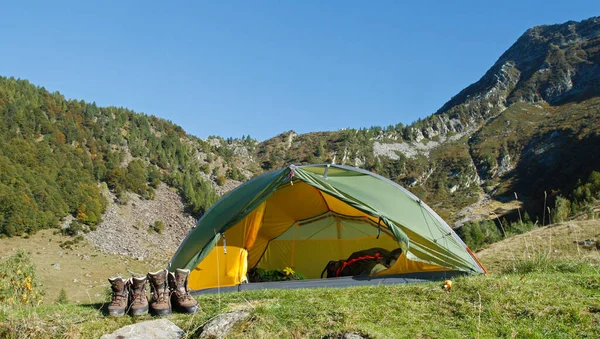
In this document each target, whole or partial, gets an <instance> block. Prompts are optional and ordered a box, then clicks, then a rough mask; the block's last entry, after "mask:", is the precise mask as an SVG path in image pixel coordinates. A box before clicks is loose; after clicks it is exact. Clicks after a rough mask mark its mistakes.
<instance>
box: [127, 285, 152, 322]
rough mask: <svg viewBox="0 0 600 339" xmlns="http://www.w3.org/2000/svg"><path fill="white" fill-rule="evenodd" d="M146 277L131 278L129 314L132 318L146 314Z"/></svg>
mask: <svg viewBox="0 0 600 339" xmlns="http://www.w3.org/2000/svg"><path fill="white" fill-rule="evenodd" d="M147 282H148V278H147V277H141V278H140V277H132V278H131V279H130V284H129V287H130V290H131V293H129V313H130V314H131V315H132V316H138V315H144V314H148V297H146V283H147Z"/></svg>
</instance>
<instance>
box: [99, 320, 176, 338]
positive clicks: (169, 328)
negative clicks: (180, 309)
mask: <svg viewBox="0 0 600 339" xmlns="http://www.w3.org/2000/svg"><path fill="white" fill-rule="evenodd" d="M184 334H185V332H184V331H183V330H182V329H181V328H179V327H177V325H175V324H173V323H172V322H171V321H170V320H167V319H158V320H149V321H144V322H141V323H137V324H133V325H128V326H125V327H121V328H120V329H118V330H116V331H114V332H113V333H111V334H105V335H103V336H101V337H100V339H117V338H118V339H138V338H139V339H145V338H165V339H167V338H182V337H183V335H184Z"/></svg>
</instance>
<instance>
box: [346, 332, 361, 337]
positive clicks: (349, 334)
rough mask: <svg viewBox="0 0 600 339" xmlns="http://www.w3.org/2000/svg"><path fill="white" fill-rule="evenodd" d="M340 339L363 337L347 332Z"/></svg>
mask: <svg viewBox="0 0 600 339" xmlns="http://www.w3.org/2000/svg"><path fill="white" fill-rule="evenodd" d="M342 339H363V336H361V335H359V334H356V333H354V332H347V333H344V334H343V335H342Z"/></svg>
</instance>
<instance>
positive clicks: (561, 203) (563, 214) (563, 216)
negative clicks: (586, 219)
mask: <svg viewBox="0 0 600 339" xmlns="http://www.w3.org/2000/svg"><path fill="white" fill-rule="evenodd" d="M554 206H555V207H554V222H563V221H565V220H567V218H568V217H569V214H570V212H571V202H570V201H569V200H568V199H567V198H565V197H562V196H560V195H559V196H558V197H556V203H555V204H554Z"/></svg>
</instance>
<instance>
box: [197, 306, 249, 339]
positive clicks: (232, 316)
mask: <svg viewBox="0 0 600 339" xmlns="http://www.w3.org/2000/svg"><path fill="white" fill-rule="evenodd" d="M248 318H250V311H249V310H244V309H241V310H236V311H232V312H227V313H223V314H219V315H218V316H216V317H215V318H213V319H212V320H211V321H209V322H207V323H206V324H204V325H203V326H202V327H201V328H200V329H199V330H198V331H197V332H196V335H198V334H199V335H198V338H224V337H226V336H227V335H228V334H229V333H230V332H231V331H232V330H234V329H235V328H237V327H238V326H240V325H241V324H242V323H243V322H245V321H246V320H248Z"/></svg>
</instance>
